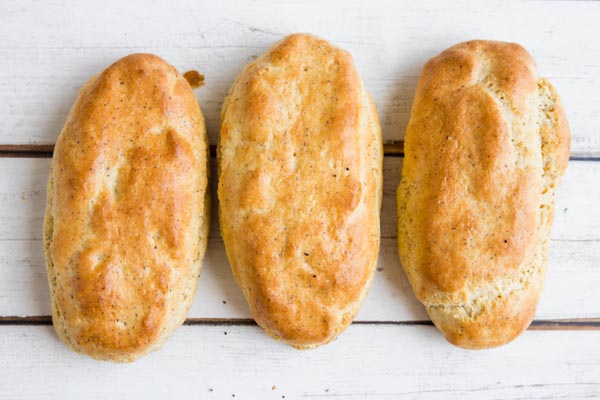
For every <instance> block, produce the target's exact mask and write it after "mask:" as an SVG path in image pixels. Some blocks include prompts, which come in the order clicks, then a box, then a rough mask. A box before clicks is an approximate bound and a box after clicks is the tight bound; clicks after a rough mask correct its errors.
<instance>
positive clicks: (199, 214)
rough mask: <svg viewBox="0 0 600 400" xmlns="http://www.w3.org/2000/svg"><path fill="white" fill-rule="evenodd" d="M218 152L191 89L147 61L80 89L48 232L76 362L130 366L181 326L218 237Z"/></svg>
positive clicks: (58, 302)
mask: <svg viewBox="0 0 600 400" xmlns="http://www.w3.org/2000/svg"><path fill="white" fill-rule="evenodd" d="M207 151H208V146H207V142H206V131H205V127H204V118H203V116H202V113H201V111H200V108H199V106H198V103H197V101H196V99H195V97H194V93H193V91H192V89H191V88H190V86H189V84H188V83H187V81H186V80H185V79H184V78H183V77H182V76H181V75H180V74H179V73H178V72H177V70H176V69H175V68H174V67H172V66H171V65H169V64H167V63H166V62H165V61H163V60H162V59H160V58H158V57H156V56H153V55H149V54H134V55H130V56H127V57H125V58H122V59H121V60H119V61H117V62H116V63H114V64H113V65H111V66H110V67H109V68H107V69H106V70H105V71H103V72H102V73H101V74H100V75H99V76H97V77H95V78H93V79H92V80H90V82H88V83H87V84H86V85H85V86H84V88H83V89H82V90H81V93H80V94H79V97H78V99H77V101H76V103H75V105H74V106H73V109H72V110H71V113H70V115H69V118H68V120H67V123H66V124H65V127H64V129H63V131H62V132H61V135H60V137H59V139H58V142H57V143H56V148H55V150H54V158H53V160H52V168H51V173H50V178H49V184H48V202H47V208H46V219H45V224H44V225H45V226H44V248H45V253H46V266H47V270H48V279H49V283H50V292H51V296H52V303H53V313H52V314H53V321H54V325H55V328H56V331H57V332H58V335H59V336H60V337H61V339H62V340H63V341H64V342H65V343H67V344H68V345H69V346H71V347H72V348H73V349H74V350H76V351H78V352H82V353H85V354H87V355H90V356H92V357H95V358H100V359H106V360H112V361H132V360H135V359H136V358H138V357H140V356H142V355H144V354H146V353H147V352H149V351H152V350H155V349H156V348H158V347H160V346H161V345H162V343H163V342H164V341H165V340H166V338H167V337H168V336H170V335H171V334H172V332H173V331H174V330H175V329H176V328H177V327H178V326H179V325H181V323H183V321H184V319H185V315H186V314H187V311H188V309H189V307H190V305H191V302H192V299H193V297H194V292H195V290H196V284H197V277H198V275H199V273H200V268H201V263H202V258H203V256H204V251H205V249H206V239H207V235H208V223H209V219H208V212H209V204H208V202H207V199H206V194H207V182H208V169H207V161H208V153H207Z"/></svg>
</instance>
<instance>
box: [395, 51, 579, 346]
mask: <svg viewBox="0 0 600 400" xmlns="http://www.w3.org/2000/svg"><path fill="white" fill-rule="evenodd" d="M569 146H570V142H569V131H568V127H567V123H566V119H565V117H564V112H563V110H562V106H561V105H560V101H559V100H558V97H557V95H556V93H555V92H554V89H552V87H551V86H550V85H549V83H548V82H547V81H545V80H543V79H540V78H538V76H537V68H536V65H535V63H534V61H533V60H532V59H531V57H530V56H529V54H528V53H527V51H525V50H524V49H523V48H522V47H521V46H519V45H517V44H514V43H501V42H490V41H472V42H466V43H461V44H459V45H456V46H454V47H452V48H450V49H448V50H446V51H444V52H442V53H441V54H440V55H439V56H437V57H435V58H433V59H431V60H430V61H429V62H428V63H427V64H426V65H425V67H424V68H423V72H422V74H421V78H420V80H419V84H418V86H417V92H416V95H415V100H414V104H413V109H412V113H411V119H410V122H409V125H408V129H407V133H406V138H405V158H404V167H403V171H402V181H401V183H400V186H399V188H398V246H399V253H400V258H401V262H402V265H403V267H404V269H405V271H406V274H407V276H408V278H409V280H410V282H411V284H412V286H413V289H414V291H415V293H416V295H417V297H418V298H419V300H420V301H421V302H423V303H424V304H425V306H426V307H427V311H428V312H429V314H430V316H431V318H432V320H433V322H434V323H435V324H436V325H437V326H438V327H439V328H440V329H441V330H442V331H443V332H444V334H445V335H446V338H447V339H448V340H449V341H450V342H452V343H454V344H457V345H459V346H462V347H467V348H486V347H493V346H498V345H501V344H503V343H506V342H508V341H510V340H512V339H513V338H515V337H516V336H517V335H518V334H520V333H521V332H522V331H523V330H524V329H526V327H527V326H528V325H529V323H530V322H531V320H532V318H533V316H534V314H535V309H536V306H537V301H538V298H539V295H540V292H541V290H542V287H543V280H544V275H545V268H546V257H547V243H548V237H549V234H550V226H551V221H552V216H553V204H554V191H555V189H556V187H557V185H558V183H559V181H560V178H561V177H562V175H563V173H564V170H565V168H566V165H567V162H568V157H569Z"/></svg>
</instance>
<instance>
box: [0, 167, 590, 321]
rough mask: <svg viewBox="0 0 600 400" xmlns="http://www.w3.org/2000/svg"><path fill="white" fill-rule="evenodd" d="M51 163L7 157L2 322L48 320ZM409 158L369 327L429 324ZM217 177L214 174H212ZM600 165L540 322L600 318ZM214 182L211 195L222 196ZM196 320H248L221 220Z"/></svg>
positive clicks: (394, 176) (563, 202)
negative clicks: (403, 243)
mask: <svg viewBox="0 0 600 400" xmlns="http://www.w3.org/2000/svg"><path fill="white" fill-rule="evenodd" d="M49 164H50V160H49V159H40V158H0V220H1V221H3V224H0V316H36V315H48V314H49V313H50V305H49V301H48V289H47V283H46V275H45V267H44V259H43V254H42V253H43V252H42V243H41V238H42V219H43V213H44V207H45V185H46V179H47V174H48V169H49ZM401 168H402V158H400V157H386V158H385V161H384V177H385V179H384V189H383V194H384V195H383V208H382V211H381V218H382V236H383V238H382V242H381V255H380V259H379V270H378V271H377V274H376V278H375V280H374V283H373V287H372V289H371V291H370V293H369V296H368V297H367V300H366V302H365V304H364V306H363V308H362V309H361V312H360V314H359V316H358V319H359V320H362V321H413V320H424V319H427V314H426V313H425V311H424V309H423V307H422V306H421V305H420V304H419V303H418V301H417V300H416V299H415V297H414V295H413V293H412V291H411V289H410V286H409V284H408V282H407V280H406V277H405V275H404V273H403V272H402V269H401V267H400V262H399V260H398V255H397V248H396V206H395V204H396V203H395V190H396V185H397V183H398V181H399V179H400V170H401ZM212 176H216V174H215V171H214V168H213V175H212ZM599 181H600V163H598V162H591V161H573V162H571V164H570V165H569V168H568V170H567V174H566V176H565V179H564V182H563V185H562V186H561V188H560V191H559V193H560V195H559V200H558V204H557V212H556V223H555V227H554V231H553V240H552V242H551V251H550V266H549V273H548V279H547V285H546V286H547V287H546V290H545V291H544V295H543V297H542V300H541V303H540V307H539V312H538V315H537V318H538V319H554V318H594V317H595V318H598V317H600V308H599V307H598V303H599V301H600V292H599V291H598V288H599V287H600V269H599V268H597V267H598V260H599V259H600V229H598V228H597V227H600V214H599V213H598V212H597V201H598V199H600V186H598V184H597V182H599ZM212 183H213V190H212V193H213V194H214V193H215V192H216V190H215V189H216V188H215V187H214V186H215V184H216V182H214V181H213V182H212ZM217 204H218V203H217V200H216V198H214V196H213V207H214V209H213V213H212V215H213V218H212V229H211V236H210V240H209V247H208V252H207V256H206V260H205V263H204V269H203V272H202V274H201V277H200V283H199V288H198V292H197V296H196V300H195V302H194V305H193V307H192V310H191V311H190V314H189V316H190V317H191V318H249V317H250V312H249V310H248V307H247V305H246V302H245V301H244V299H243V296H242V295H241V293H240V291H239V289H238V288H237V286H236V285H235V282H234V280H233V277H232V275H231V272H230V269H229V264H228V262H227V258H226V256H225V251H224V248H223V243H222V241H221V239H220V237H219V229H218V221H217V218H216V215H217V213H216V207H217Z"/></svg>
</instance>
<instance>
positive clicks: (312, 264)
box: [218, 34, 382, 348]
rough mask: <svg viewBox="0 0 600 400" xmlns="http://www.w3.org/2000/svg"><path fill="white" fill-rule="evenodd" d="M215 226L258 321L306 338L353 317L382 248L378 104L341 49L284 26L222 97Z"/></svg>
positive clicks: (291, 337)
mask: <svg viewBox="0 0 600 400" xmlns="http://www.w3.org/2000/svg"><path fill="white" fill-rule="evenodd" d="M218 156H219V167H220V174H219V188H218V195H219V201H220V209H219V214H220V221H221V232H222V235H223V240H224V242H225V248H226V251H227V256H228V258H229V261H230V264H231V267H232V270H233V274H234V276H235V278H236V280H237V283H238V285H239V286H240V288H241V289H242V291H243V293H244V295H245V297H246V299H247V301H248V304H249V305H250V309H251V310H252V314H253V316H254V318H255V320H256V322H257V323H258V324H259V325H260V326H261V327H263V328H264V329H265V331H266V332H267V333H268V334H270V335H271V336H273V337H275V338H276V339H279V340H282V341H284V342H287V343H289V344H291V345H293V346H295V347H297V348H310V347H315V346H318V345H320V344H324V343H327V342H329V341H331V340H332V339H334V338H335V337H336V336H337V335H338V334H339V333H340V332H341V331H342V330H343V329H345V327H346V326H347V325H348V324H349V323H350V322H351V321H352V319H353V318H354V316H355V315H356V313H357V311H358V309H359V307H360V304H361V303H362V301H363V299H364V297H365V295H366V293H367V290H368V287H369V285H370V283H371V280H372V278H373V273H374V271H375V267H376V263H377V255H378V251H379V209H380V204H381V185H382V145H381V129H380V126H379V121H378V117H377V111H376V108H375V105H374V103H373V101H372V100H371V97H370V96H369V94H368V93H367V91H366V89H365V88H364V86H363V84H362V82H361V80H360V78H359V76H358V74H357V72H356V70H355V69H354V66H353V62H352V59H351V57H350V55H349V54H348V53H346V52H345V51H343V50H340V49H338V48H336V47H334V46H332V45H331V44H329V43H328V42H326V41H325V40H322V39H318V38H316V37H314V36H310V35H300V34H296V35H291V36H288V37H286V38H285V39H284V40H283V41H281V42H279V43H277V44H276V45H275V46H274V47H272V48H271V49H270V50H269V51H268V52H267V53H266V54H264V55H262V56H260V57H259V58H258V59H256V60H255V61H253V62H251V63H250V64H249V65H247V66H246V68H245V69H244V70H243V71H242V73H241V74H240V76H239V77H238V78H237V80H236V81H235V83H234V84H233V86H232V88H231V90H230V92H229V94H228V96H227V98H226V100H225V103H224V105H223V109H222V114H221V137H220V145H219V147H218Z"/></svg>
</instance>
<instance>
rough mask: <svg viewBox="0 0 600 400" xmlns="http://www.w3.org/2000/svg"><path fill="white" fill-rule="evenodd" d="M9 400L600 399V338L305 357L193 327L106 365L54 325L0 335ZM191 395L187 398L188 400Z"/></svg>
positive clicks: (403, 341)
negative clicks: (61, 337)
mask: <svg viewBox="0 0 600 400" xmlns="http://www.w3.org/2000/svg"><path fill="white" fill-rule="evenodd" d="M0 329H1V332H2V336H0V354H2V361H3V363H4V365H10V368H5V369H4V371H3V373H2V374H1V375H0V387H2V391H1V392H0V398H6V399H11V400H12V399H22V398H23V399H24V398H45V399H55V398H56V399H58V398H60V399H80V398H81V396H82V394H84V396H85V397H86V398H94V399H97V398H111V399H130V398H141V397H142V395H143V397H144V398H148V399H159V398H166V397H172V396H177V397H178V398H179V397H181V398H185V397H187V398H207V399H232V398H234V397H235V398H236V399H239V398H241V399H257V398H260V399H279V400H281V399H300V398H329V399H355V398H360V399H362V398H378V399H379V398H381V399H405V398H406V399H433V400H435V399H444V400H451V399H467V400H468V399H477V400H479V399H481V398H502V399H542V398H543V399H550V398H552V399H559V398H565V399H570V400H573V399H584V398H586V399H587V398H595V397H597V396H600V375H598V371H599V370H600V350H599V348H598V346H597V344H598V333H597V332H590V331H561V332H549V331H528V332H526V333H524V334H523V335H522V336H521V337H520V338H518V339H517V340H516V341H514V342H513V343H511V344H509V345H507V346H504V347H501V348H499V349H493V350H487V351H479V352H474V351H466V350H462V349H459V348H456V347H453V346H451V345H450V344H448V343H446V342H445V341H444V340H443V339H442V337H441V334H440V333H439V332H437V330H436V329H435V328H434V327H430V326H428V327H424V326H383V325H378V326H365V325H352V326H350V327H349V328H348V330H347V331H346V332H345V333H344V334H343V335H342V336H340V337H339V338H338V339H337V340H336V341H335V342H333V343H330V344H328V345H326V346H323V347H320V348H317V349H315V350H306V351H299V350H295V349H293V348H291V347H288V346H285V345H283V344H281V343H278V342H275V341H274V340H272V339H270V338H268V337H267V336H266V335H265V334H264V333H262V331H261V330H260V329H259V328H258V327H256V326H185V327H182V328H180V329H179V330H178V331H177V332H176V333H175V335H174V336H173V337H172V338H171V340H169V341H168V342H167V343H166V345H165V346H164V347H163V348H162V349H161V350H159V351H158V352H155V353H152V354H150V355H148V356H146V357H145V358H142V359H140V360H139V361H137V362H135V363H133V364H113V363H107V362H100V361H96V360H93V359H90V358H87V357H85V356H82V355H78V354H76V353H74V352H72V351H70V350H69V349H67V347H66V346H64V345H63V344H62V343H61V342H59V341H58V339H57V338H56V335H55V334H54V332H53V331H52V328H51V327H50V326H29V327H25V326H10V327H8V326H7V327H2V328H0ZM183 396H185V397H183Z"/></svg>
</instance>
